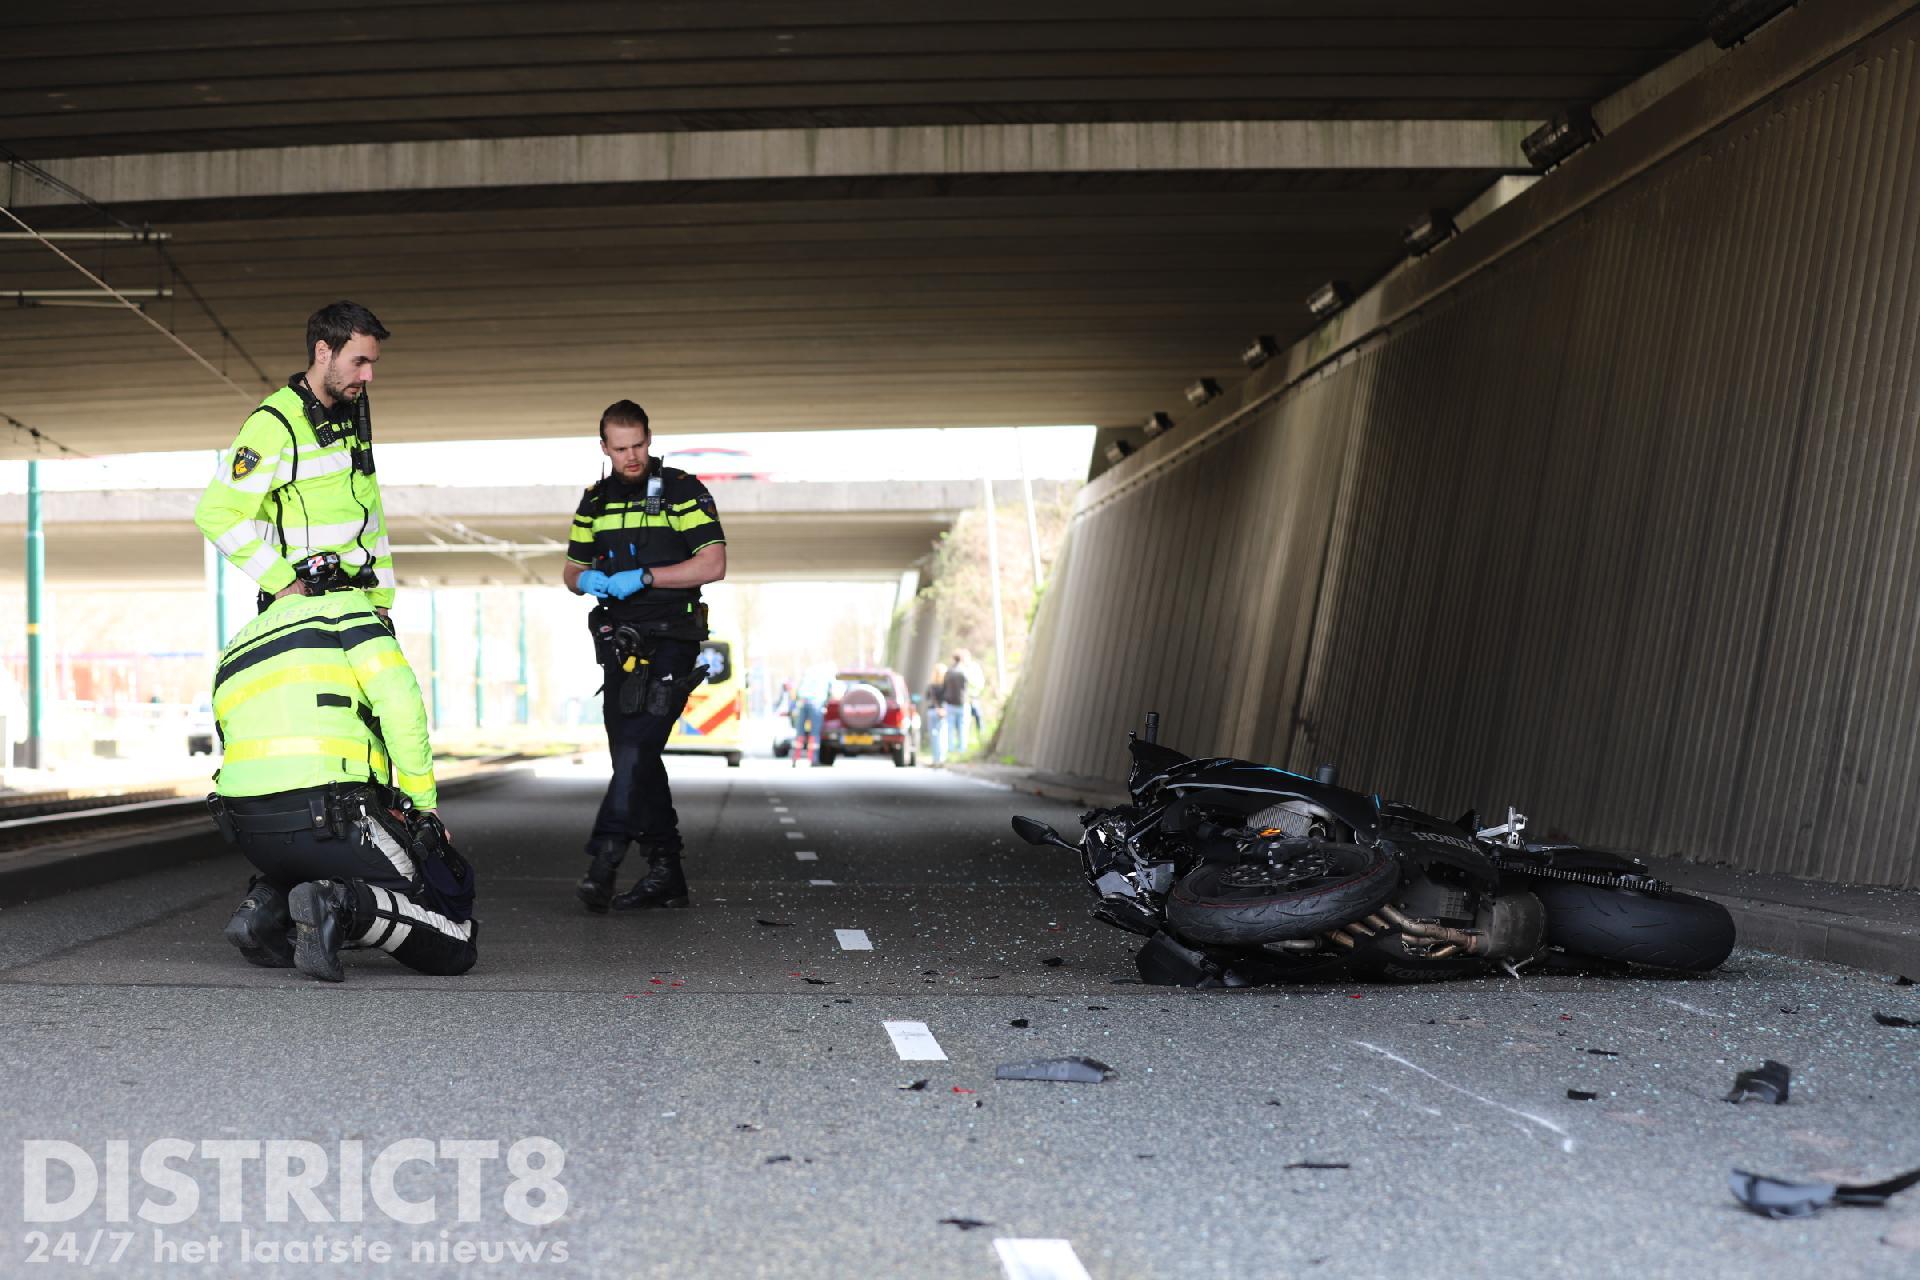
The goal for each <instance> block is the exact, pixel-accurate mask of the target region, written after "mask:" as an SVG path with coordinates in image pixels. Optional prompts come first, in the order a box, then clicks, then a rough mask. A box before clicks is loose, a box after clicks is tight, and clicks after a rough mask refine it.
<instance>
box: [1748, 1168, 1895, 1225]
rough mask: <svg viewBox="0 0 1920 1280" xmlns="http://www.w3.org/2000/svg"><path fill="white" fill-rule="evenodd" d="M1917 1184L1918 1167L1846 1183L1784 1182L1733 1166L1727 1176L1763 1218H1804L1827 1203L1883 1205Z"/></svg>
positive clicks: (1749, 1204)
mask: <svg viewBox="0 0 1920 1280" xmlns="http://www.w3.org/2000/svg"><path fill="white" fill-rule="evenodd" d="M1915 1184H1920V1169H1914V1170H1911V1171H1910V1172H1907V1173H1903V1174H1900V1175H1899V1176H1898V1177H1893V1178H1888V1179H1887V1180H1886V1181H1884V1182H1868V1183H1861V1184H1859V1185H1856V1186H1849V1185H1847V1184H1845V1183H1834V1182H1788V1181H1786V1180H1785V1179H1783V1178H1769V1177H1768V1176H1766V1175H1765V1174H1761V1173H1748V1172H1747V1171H1746V1170H1744V1169H1735V1170H1734V1171H1733V1173H1732V1174H1731V1175H1729V1177H1728V1179H1727V1185H1728V1187H1729V1188H1730V1189H1731V1190H1732V1192H1733V1198H1734V1199H1735V1200H1738V1201H1739V1202H1740V1203H1741V1204H1743V1205H1745V1206H1746V1207H1747V1208H1748V1209H1751V1210H1752V1211H1753V1212H1755V1213H1757V1214H1759V1215H1760V1216H1761V1217H1763V1218H1804V1217H1807V1216H1808V1215H1810V1214H1814V1213H1818V1212H1819V1211H1820V1210H1822V1209H1825V1208H1826V1207H1828V1206H1829V1205H1836V1204H1857V1205H1883V1204H1885V1203H1886V1202H1887V1201H1888V1200H1889V1199H1890V1198H1892V1197H1893V1196H1895V1195H1898V1194H1899V1193H1900V1192H1902V1191H1905V1190H1906V1189H1907V1188H1908V1187H1911V1186H1914V1185H1915Z"/></svg>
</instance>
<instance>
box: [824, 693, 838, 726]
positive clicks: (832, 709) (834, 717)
mask: <svg viewBox="0 0 1920 1280" xmlns="http://www.w3.org/2000/svg"><path fill="white" fill-rule="evenodd" d="M820 718H821V719H822V720H831V721H833V723H835V724H838V723H840V699H838V698H829V699H827V706H826V709H825V710H824V711H822V712H821V713H820Z"/></svg>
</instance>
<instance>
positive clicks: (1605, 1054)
mask: <svg viewBox="0 0 1920 1280" xmlns="http://www.w3.org/2000/svg"><path fill="white" fill-rule="evenodd" d="M1587 1052H1588V1053H1590V1054H1592V1055H1593V1056H1594V1057H1596V1058H1617V1057H1619V1056H1620V1054H1619V1052H1618V1051H1616V1050H1613V1049H1589V1050H1587Z"/></svg>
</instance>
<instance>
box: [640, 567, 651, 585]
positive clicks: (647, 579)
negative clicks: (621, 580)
mask: <svg viewBox="0 0 1920 1280" xmlns="http://www.w3.org/2000/svg"><path fill="white" fill-rule="evenodd" d="M640 585H641V586H643V587H650V586H652V585H653V570H651V569H642V570H641V571H640Z"/></svg>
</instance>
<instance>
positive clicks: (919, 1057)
mask: <svg viewBox="0 0 1920 1280" xmlns="http://www.w3.org/2000/svg"><path fill="white" fill-rule="evenodd" d="M881 1025H882V1026H884V1027H886V1029H887V1035H888V1036H889V1037H891V1038H892V1040H893V1051H894V1052H895V1053H897V1054H899V1055H900V1060H901V1061H902V1062H945V1061H946V1060H947V1053H946V1050H944V1049H942V1048H941V1047H940V1042H939V1041H938V1040H935V1039H934V1038H933V1032H931V1031H929V1030H927V1024H926V1023H924V1022H885V1023H882V1024H881Z"/></svg>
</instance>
